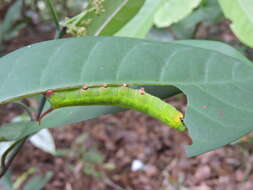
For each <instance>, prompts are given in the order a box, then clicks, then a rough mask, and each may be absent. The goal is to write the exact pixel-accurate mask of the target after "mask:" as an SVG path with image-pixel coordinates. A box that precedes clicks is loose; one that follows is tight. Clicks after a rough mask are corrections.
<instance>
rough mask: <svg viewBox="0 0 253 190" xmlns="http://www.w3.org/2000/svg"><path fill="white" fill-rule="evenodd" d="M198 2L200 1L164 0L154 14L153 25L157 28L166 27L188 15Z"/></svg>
mask: <svg viewBox="0 0 253 190" xmlns="http://www.w3.org/2000/svg"><path fill="white" fill-rule="evenodd" d="M200 2H201V0H191V1H189V0H166V1H164V3H163V6H161V8H160V9H159V10H158V11H157V13H156V14H155V17H154V23H155V25H156V26H157V27H168V26H170V25H171V24H173V23H176V22H178V21H180V20H182V19H183V18H185V17H186V16H187V15H189V14H190V13H191V12H192V10H193V9H194V8H196V7H197V6H198V5H199V4H200Z"/></svg>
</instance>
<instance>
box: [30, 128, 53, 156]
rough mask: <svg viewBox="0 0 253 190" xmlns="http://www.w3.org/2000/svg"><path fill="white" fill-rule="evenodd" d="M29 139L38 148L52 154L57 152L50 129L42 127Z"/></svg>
mask: <svg viewBox="0 0 253 190" xmlns="http://www.w3.org/2000/svg"><path fill="white" fill-rule="evenodd" d="M29 140H30V141H31V143H32V144H33V145H34V146H36V147H37V148H39V149H41V150H43V151H45V152H48V153H50V154H54V153H55V143H54V138H53V136H52V135H51V133H50V131H49V130H48V129H42V130H41V131H39V132H38V133H36V134H35V135H33V136H31V137H30V138H29Z"/></svg>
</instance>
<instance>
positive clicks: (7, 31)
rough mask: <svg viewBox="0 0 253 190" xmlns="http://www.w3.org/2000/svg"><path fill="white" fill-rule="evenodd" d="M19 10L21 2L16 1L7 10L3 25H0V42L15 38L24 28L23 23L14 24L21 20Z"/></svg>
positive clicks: (20, 0) (19, 0)
mask: <svg viewBox="0 0 253 190" xmlns="http://www.w3.org/2000/svg"><path fill="white" fill-rule="evenodd" d="M21 10H22V0H17V1H16V2H15V3H14V4H13V5H12V6H11V8H10V9H8V11H7V13H6V15H5V17H4V21H3V23H2V24H0V41H1V40H3V39H9V38H12V37H14V36H16V35H17V33H18V32H19V31H20V30H21V29H22V28H24V27H25V24H24V23H19V24H16V22H17V21H18V20H20V19H21V18H22V17H21ZM15 24H16V25H15Z"/></svg>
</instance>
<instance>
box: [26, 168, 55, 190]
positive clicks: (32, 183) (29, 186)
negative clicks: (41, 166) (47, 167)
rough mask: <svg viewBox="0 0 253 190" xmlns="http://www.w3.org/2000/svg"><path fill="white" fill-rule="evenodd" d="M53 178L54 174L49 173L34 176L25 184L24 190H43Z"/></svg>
mask: <svg viewBox="0 0 253 190" xmlns="http://www.w3.org/2000/svg"><path fill="white" fill-rule="evenodd" d="M52 177H53V173H52V172H47V173H46V174H44V175H37V176H34V177H33V178H32V179H30V180H29V181H28V182H27V183H26V184H25V186H24V188H23V190H41V189H42V188H43V187H44V186H45V185H46V184H47V183H48V181H49V180H50V179H51V178H52Z"/></svg>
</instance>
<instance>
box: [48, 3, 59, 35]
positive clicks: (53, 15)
mask: <svg viewBox="0 0 253 190" xmlns="http://www.w3.org/2000/svg"><path fill="white" fill-rule="evenodd" d="M45 1H46V3H47V6H48V8H49V10H50V13H51V15H52V18H53V21H54V24H55V26H56V30H57V31H60V30H61V26H60V22H59V17H58V15H57V13H56V10H55V8H54V6H53V3H52V1H51V0H45Z"/></svg>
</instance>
